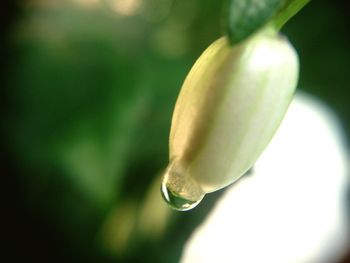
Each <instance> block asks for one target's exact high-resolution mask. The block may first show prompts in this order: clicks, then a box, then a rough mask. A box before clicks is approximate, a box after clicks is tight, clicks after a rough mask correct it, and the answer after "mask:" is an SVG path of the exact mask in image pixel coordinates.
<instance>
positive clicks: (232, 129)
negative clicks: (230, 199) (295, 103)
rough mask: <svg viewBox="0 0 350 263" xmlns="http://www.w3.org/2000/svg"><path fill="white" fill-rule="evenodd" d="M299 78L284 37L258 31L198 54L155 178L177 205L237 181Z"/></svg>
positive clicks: (194, 201) (184, 205) (257, 152)
mask: <svg viewBox="0 0 350 263" xmlns="http://www.w3.org/2000/svg"><path fill="white" fill-rule="evenodd" d="M297 78H298V58H297V54H296V52H295V50H294V49H293V47H292V46H291V45H290V44H289V42H288V40H287V39H286V38H285V37H282V36H280V35H278V33H276V32H274V31H268V30H264V31H261V32H259V33H257V34H256V35H254V36H252V37H251V38H249V39H248V40H246V41H244V42H242V43H241V44H239V45H236V46H230V45H229V42H228V39H227V38H226V37H222V38H220V39H218V40H217V41H215V42H214V43H213V44H212V45H211V46H209V47H208V49H207V50H206V51H205V52H204V53H203V54H202V55H201V56H200V58H199V59H198V60H197V62H196V63H195V65H194V66H193V68H192V69H191V71H190V72H189V74H188V76H187V77H186V80H185V82H184V84H183V86H182V88H181V92H180V95H179V97H178V100H177V102H176V106H175V110H174V114H173V119H172V125H171V132H170V164H169V166H168V168H167V169H166V172H165V174H164V178H163V183H162V192H163V196H164V198H165V200H166V201H167V202H168V203H169V204H170V205H171V206H172V207H173V208H175V209H177V210H188V209H191V208H192V207H194V206H195V205H197V204H198V203H199V202H200V201H201V199H202V198H203V196H204V194H206V193H210V192H213V191H216V190H218V189H221V188H223V187H225V186H227V185H229V184H231V183H232V182H234V181H236V180H237V179H238V178H239V177H240V176H241V175H243V174H244V173H245V172H246V171H247V170H248V169H249V168H250V167H251V166H252V165H253V164H254V162H255V161H256V160H257V158H258V157H259V155H260V154H261V153H262V152H263V150H264V149H265V147H266V146H267V145H268V143H269V142H270V140H271V138H272V136H273V135H274V133H275V132H276V130H277V128H278V126H279V125H280V123H281V121H282V118H283V116H284V114H285V112H286V110H287V108H288V105H289V103H290V101H291V99H292V96H293V93H294V90H295V88H296V84H297Z"/></svg>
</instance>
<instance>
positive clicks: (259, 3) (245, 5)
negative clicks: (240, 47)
mask: <svg viewBox="0 0 350 263" xmlns="http://www.w3.org/2000/svg"><path fill="white" fill-rule="evenodd" d="M284 2H285V0H229V3H228V8H227V11H226V12H228V14H227V24H228V36H229V39H230V42H231V44H236V43H238V42H240V41H242V40H244V39H245V38H247V37H249V36H250V35H251V34H253V33H254V32H255V31H257V30H258V29H259V28H261V27H262V26H263V25H265V24H266V23H267V22H268V21H269V20H270V19H271V18H272V17H273V16H274V15H275V14H276V12H277V11H278V10H279V9H280V8H281V7H282V5H283V4H284Z"/></svg>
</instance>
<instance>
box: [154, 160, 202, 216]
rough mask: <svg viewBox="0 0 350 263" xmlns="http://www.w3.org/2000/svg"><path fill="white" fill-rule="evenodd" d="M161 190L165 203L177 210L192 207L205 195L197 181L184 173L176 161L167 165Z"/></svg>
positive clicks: (185, 209)
mask: <svg viewBox="0 0 350 263" xmlns="http://www.w3.org/2000/svg"><path fill="white" fill-rule="evenodd" d="M161 190H162V195H163V198H164V200H165V201H166V202H167V204H168V205H169V206H170V207H171V208H173V209H175V210H178V211H187V210H190V209H192V208H194V207H195V206H197V205H198V204H199V203H200V201H202V199H203V197H204V195H205V193H204V192H203V190H202V189H201V187H200V186H199V185H198V183H197V182H196V181H195V180H194V179H192V178H191V177H190V176H189V175H188V174H186V173H184V170H183V169H182V167H181V165H179V164H178V163H177V162H171V163H170V165H169V166H168V167H167V169H166V171H165V173H164V177H163V182H162V188H161Z"/></svg>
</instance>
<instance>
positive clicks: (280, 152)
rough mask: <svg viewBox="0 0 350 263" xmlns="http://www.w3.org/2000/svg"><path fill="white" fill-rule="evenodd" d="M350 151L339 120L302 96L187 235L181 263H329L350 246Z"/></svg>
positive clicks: (296, 99) (317, 103) (297, 98)
mask: <svg viewBox="0 0 350 263" xmlns="http://www.w3.org/2000/svg"><path fill="white" fill-rule="evenodd" d="M347 186H348V155H347V153H346V151H345V143H344V141H343V140H342V136H341V133H340V128H339V125H338V123H337V121H336V119H335V117H334V116H333V115H332V114H331V113H330V112H329V110H328V109H327V108H326V107H325V106H324V105H323V104H321V103H320V102H318V101H316V100H315V99H313V98H310V97H309V96H306V95H300V94H298V95H297V96H296V98H295V99H294V101H293V102H292V104H291V106H290V108H289V110H288V112H287V115H286V117H285V119H284V121H283V123H282V125H281V127H280V129H279V130H278V132H277V133H276V135H275V137H274V138H273V140H272V142H271V144H270V145H269V146H268V148H267V149H266V150H265V152H264V153H263V154H262V155H261V157H260V159H259V160H258V162H257V163H256V165H255V167H254V172H253V174H252V175H250V176H246V177H245V178H242V179H241V181H239V182H238V183H237V184H235V185H233V186H232V187H231V188H230V189H228V191H227V192H226V193H225V195H224V196H223V197H222V199H221V200H219V202H218V203H217V205H216V207H215V208H214V210H213V211H212V212H211V214H210V215H209V216H208V217H207V219H206V220H205V222H204V223H203V224H202V225H201V226H200V227H199V228H198V229H197V230H196V231H195V232H194V233H193V234H192V236H191V238H190V239H189V240H188V242H187V244H186V246H185V249H184V252H183V256H182V259H181V262H182V263H214V262H220V263H226V262H227V263H228V262H230V263H232V262H237V263H252V262H269V263H305V262H313V263H329V262H334V261H335V260H336V259H338V258H339V257H340V256H341V255H342V253H344V250H345V249H346V247H347V244H349V239H348V236H347V233H348V227H349V226H348V223H347V222H348V220H347V218H346V211H345V205H346V204H345V191H346V187H347Z"/></svg>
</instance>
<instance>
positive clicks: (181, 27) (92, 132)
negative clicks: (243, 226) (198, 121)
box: [0, 0, 350, 262]
mask: <svg viewBox="0 0 350 263" xmlns="http://www.w3.org/2000/svg"><path fill="white" fill-rule="evenodd" d="M19 3H20V4H19V5H18V6H17V9H16V12H14V14H13V15H12V16H11V19H12V20H11V21H12V23H11V25H10V26H8V27H7V28H6V35H5V38H4V41H5V42H6V44H7V49H6V58H7V63H6V67H4V69H3V70H2V71H3V72H6V75H5V76H4V84H5V85H4V86H3V87H4V88H3V90H2V93H3V95H4V96H3V98H2V100H3V101H4V104H3V107H2V112H1V113H2V116H1V117H2V118H1V124H2V129H1V130H2V133H1V135H2V138H1V142H2V145H3V146H4V147H3V150H2V155H3V157H4V160H6V164H4V165H3V166H2V168H1V173H2V174H4V175H5V177H4V178H5V187H6V188H7V189H6V190H5V191H4V192H3V193H4V195H5V196H4V200H6V202H7V206H6V209H5V211H4V212H5V214H6V215H7V217H6V218H7V221H6V222H8V223H7V224H8V226H9V227H7V228H8V231H7V232H8V234H5V235H4V237H3V238H4V239H6V243H7V246H6V247H5V248H6V251H7V253H5V254H3V257H5V256H11V257H12V260H11V261H15V260H19V261H21V260H26V261H34V262H56V261H57V262H73V261H78V262H116V261H117V262H177V260H178V258H179V255H180V253H181V249H182V246H183V244H184V241H185V240H186V238H187V237H188V235H189V234H190V233H191V231H192V230H193V228H194V227H195V225H196V224H198V222H200V221H201V220H202V218H203V217H204V216H205V214H206V213H207V212H208V211H209V209H210V208H211V205H212V204H213V202H214V200H215V198H216V196H217V195H219V194H220V193H218V194H213V195H211V197H209V198H206V200H205V202H203V204H201V205H200V206H199V207H198V208H196V209H195V210H194V211H191V212H188V213H185V214H184V213H174V212H171V211H170V210H168V208H167V207H166V206H165V205H164V204H163V202H162V200H161V197H160V191H159V187H158V186H159V185H160V182H159V181H160V180H159V175H160V173H161V172H162V169H163V168H164V167H165V166H166V164H167V161H168V145H167V144H168V133H169V128H170V121H171V113H172V110H173V106H174V103H175V100H176V96H177V94H178V91H179V88H180V86H181V84H182V81H183V79H184V78H185V76H186V73H187V72H188V70H189V69H190V67H191V66H192V64H193V63H194V61H195V59H196V58H197V57H198V55H199V54H200V53H201V52H202V51H203V50H204V49H205V48H206V47H207V46H208V45H209V44H210V43H211V42H213V41H214V40H215V39H217V38H218V37H219V36H221V35H222V34H223V32H225V30H224V29H223V26H222V25H223V19H222V14H223V12H222V11H223V10H222V7H223V3H222V1H211V0H205V1H204V0H108V1H107V0H105V1H102V0H101V1H100V0H65V1H58V0H55V1H53V0H52V1H49V0H31V1H24V0H23V1H20V2H19ZM347 10H349V6H348V4H347V2H346V1H343V3H342V2H332V1H314V2H312V3H311V4H309V5H308V6H307V7H306V8H305V10H303V11H302V13H300V14H299V15H297V16H296V17H295V18H294V19H293V20H292V21H290V23H289V24H287V25H286V27H285V32H286V33H287V34H288V36H289V38H290V40H291V42H292V43H293V44H294V45H295V46H296V49H297V50H298V52H299V54H300V60H301V80H300V85H299V88H300V89H303V90H306V91H309V92H311V93H313V94H316V95H318V96H320V97H321V98H322V99H324V100H325V101H326V102H327V103H329V104H330V105H331V106H332V107H333V108H334V109H335V110H336V111H337V112H338V113H339V114H340V116H341V117H342V121H343V122H344V124H345V125H346V128H347V131H348V132H349V130H350V115H349V112H348V96H349V89H348V83H349V81H348V80H349V76H348V73H347V71H348V69H349V68H350V52H349V34H348V33H349V32H348V26H349V21H350V20H349V18H348V17H347ZM348 134H349V133H348ZM6 178H7V179H6ZM7 185H8V187H7ZM5 198H6V199H5ZM23 251H24V252H25V253H21V252H23ZM1 257H2V256H1V255H0V261H3V260H2V259H1ZM5 261H6V260H5ZM7 262H10V261H7Z"/></svg>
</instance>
